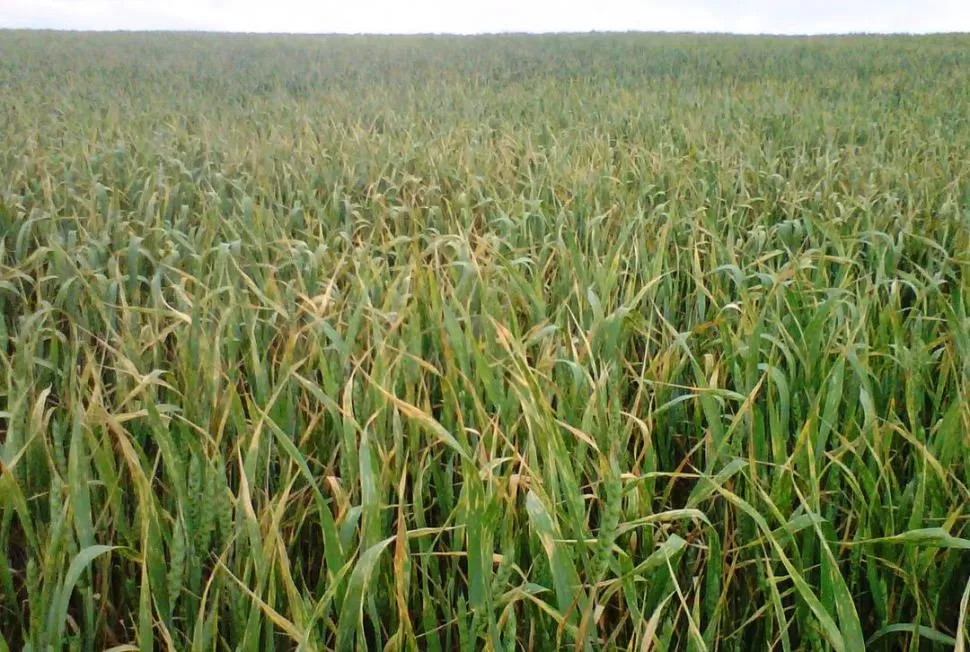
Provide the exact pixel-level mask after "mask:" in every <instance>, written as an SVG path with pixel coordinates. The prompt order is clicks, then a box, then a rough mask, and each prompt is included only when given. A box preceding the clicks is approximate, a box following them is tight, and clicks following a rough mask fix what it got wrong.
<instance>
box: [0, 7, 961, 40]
mask: <svg viewBox="0 0 970 652" xmlns="http://www.w3.org/2000/svg"><path fill="white" fill-rule="evenodd" d="M0 27H29V28H48V29H50V28H52V29H81V30H117V29H133V30H147V29H152V30H155V29H161V30H170V29H171V30H213V31H232V32H314V33H320V32H327V33H330V32H351V33H353V32H376V33H414V32H452V33H475V32H503V31H528V32H554V31H590V30H644V31H699V32H712V31H713V32H738V33H758V32H769V33H777V34H818V33H844V32H916V33H925V32H970V0H804V1H799V0H734V1H729V0H679V1H678V0H585V1H582V2H580V1H577V0H558V1H557V0H470V1H464V2H462V1H456V0H452V1H450V2H449V1H447V0H396V1H395V0H161V1H159V2H155V1H152V0H0Z"/></svg>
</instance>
